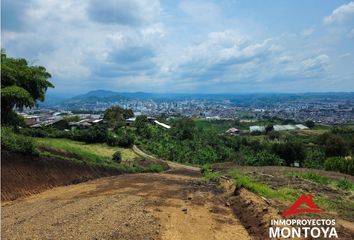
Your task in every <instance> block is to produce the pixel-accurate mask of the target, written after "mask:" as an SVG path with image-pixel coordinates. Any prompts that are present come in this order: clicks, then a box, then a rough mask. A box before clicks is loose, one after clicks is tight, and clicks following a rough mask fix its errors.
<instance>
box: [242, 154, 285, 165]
mask: <svg viewBox="0 0 354 240" xmlns="http://www.w3.org/2000/svg"><path fill="white" fill-rule="evenodd" d="M283 162H284V161H283V160H282V159H281V158H279V157H278V156H277V155H275V154H272V153H269V152H266V151H261V152H257V153H253V154H248V155H246V157H245V164H246V165H251V166H280V165H283Z"/></svg>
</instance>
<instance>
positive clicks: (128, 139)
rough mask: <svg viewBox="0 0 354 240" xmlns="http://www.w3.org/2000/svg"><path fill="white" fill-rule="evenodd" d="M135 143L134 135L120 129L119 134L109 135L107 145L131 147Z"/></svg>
mask: <svg viewBox="0 0 354 240" xmlns="http://www.w3.org/2000/svg"><path fill="white" fill-rule="evenodd" d="M134 141H135V138H134V135H133V134H132V133H131V132H129V131H125V130H123V129H119V130H118V131H117V133H116V134H115V133H109V134H108V135H107V144H108V145H110V146H119V147H131V146H133V144H134Z"/></svg>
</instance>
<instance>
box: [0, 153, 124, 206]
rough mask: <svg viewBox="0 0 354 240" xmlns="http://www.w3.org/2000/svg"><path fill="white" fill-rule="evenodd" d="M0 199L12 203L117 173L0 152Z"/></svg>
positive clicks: (71, 163) (72, 163)
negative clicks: (58, 187)
mask: <svg viewBox="0 0 354 240" xmlns="http://www.w3.org/2000/svg"><path fill="white" fill-rule="evenodd" d="M1 157H2V159H1V200H2V201H7V200H14V199H17V198H19V197H24V196H29V195H31V194H34V193H39V192H42V191H44V190H46V189H49V188H52V187H55V186H63V185H69V184H73V183H79V182H84V181H87V180H90V179H94V178H98V177H103V176H111V175H116V174H119V172H118V171H116V170H113V169H106V168H99V167H97V168H93V167H90V166H87V165H83V164H76V163H74V162H68V161H63V160H56V159H48V158H42V157H37V156H26V155H22V154H17V153H10V152H6V151H2V152H1Z"/></svg>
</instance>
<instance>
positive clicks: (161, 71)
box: [1, 0, 354, 94]
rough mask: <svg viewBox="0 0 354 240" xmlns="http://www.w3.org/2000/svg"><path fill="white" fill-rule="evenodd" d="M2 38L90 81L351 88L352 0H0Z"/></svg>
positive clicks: (165, 87)
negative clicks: (0, 3)
mask: <svg viewBox="0 0 354 240" xmlns="http://www.w3.org/2000/svg"><path fill="white" fill-rule="evenodd" d="M1 43H2V47H3V48H5V49H6V52H7V53H8V55H10V56H14V57H25V58H27V59H29V61H30V62H31V63H32V64H36V65H43V66H45V67H46V68H47V69H48V71H49V72H50V73H51V74H52V76H53V77H52V81H53V83H54V84H55V86H56V88H55V92H57V93H67V94H73V93H83V92H86V91H89V90H94V89H108V90H115V91H147V92H186V93H187V92H190V93H239V92H309V91H354V2H353V1H341V0H292V1H290V0H287V1H284V0H269V1H264V0H215V1H212V0H161V1H158V0H105V1H100V0H46V1H43V0H26V1H23V0H2V34H1Z"/></svg>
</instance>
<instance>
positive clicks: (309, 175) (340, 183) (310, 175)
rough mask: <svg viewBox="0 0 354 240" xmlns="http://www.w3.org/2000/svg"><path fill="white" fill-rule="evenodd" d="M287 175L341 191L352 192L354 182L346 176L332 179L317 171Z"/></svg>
mask: <svg viewBox="0 0 354 240" xmlns="http://www.w3.org/2000/svg"><path fill="white" fill-rule="evenodd" d="M286 175H287V176H290V177H294V176H296V177H300V178H302V179H306V180H309V181H311V182H315V183H318V184H320V185H322V186H330V187H333V188H336V189H338V190H343V191H353V192H354V183H352V182H351V181H350V180H348V179H347V178H343V179H340V180H332V179H329V178H328V177H325V176H322V175H320V174H318V173H314V172H306V173H294V172H291V173H287V174H286Z"/></svg>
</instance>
